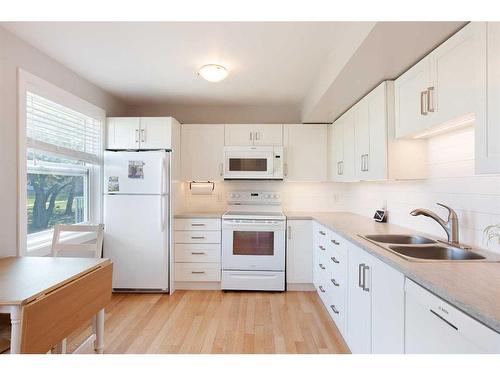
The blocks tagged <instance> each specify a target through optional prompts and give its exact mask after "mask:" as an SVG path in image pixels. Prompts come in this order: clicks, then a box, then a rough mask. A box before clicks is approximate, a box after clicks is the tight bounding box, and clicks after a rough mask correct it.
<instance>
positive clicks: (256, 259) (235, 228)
mask: <svg viewBox="0 0 500 375" xmlns="http://www.w3.org/2000/svg"><path fill="white" fill-rule="evenodd" d="M222 225H223V227H222V268H223V269H225V270H256V271H283V270H284V269H285V222H284V221H283V220H234V219H225V220H223V223H222Z"/></svg>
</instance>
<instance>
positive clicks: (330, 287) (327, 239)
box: [313, 223, 347, 335]
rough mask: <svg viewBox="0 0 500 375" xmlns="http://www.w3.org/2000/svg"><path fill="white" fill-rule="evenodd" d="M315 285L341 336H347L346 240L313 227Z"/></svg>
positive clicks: (315, 226) (330, 232) (325, 230)
mask: <svg viewBox="0 0 500 375" xmlns="http://www.w3.org/2000/svg"><path fill="white" fill-rule="evenodd" d="M313 238H314V240H313V258H314V261H313V279H314V286H315V287H316V290H317V292H318V294H319V296H320V298H321V301H322V302H323V304H324V305H325V308H326V309H327V311H328V313H329V314H330V316H331V317H332V319H333V321H334V322H335V325H336V326H337V328H338V330H339V331H340V333H341V334H342V335H344V334H345V322H346V293H347V257H346V248H345V240H343V239H342V238H341V237H340V236H337V234H335V233H334V232H332V231H330V230H328V229H326V228H325V227H324V226H322V225H319V224H317V223H314V225H313Z"/></svg>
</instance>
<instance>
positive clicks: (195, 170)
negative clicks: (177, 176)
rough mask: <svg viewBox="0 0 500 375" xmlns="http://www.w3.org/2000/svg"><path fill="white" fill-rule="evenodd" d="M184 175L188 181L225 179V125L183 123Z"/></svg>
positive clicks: (182, 159)
mask: <svg viewBox="0 0 500 375" xmlns="http://www.w3.org/2000/svg"><path fill="white" fill-rule="evenodd" d="M181 129H182V135H181V140H182V146H181V150H182V157H181V161H182V176H183V179H184V180H187V181H219V180H222V179H223V162H224V156H223V152H224V125H218V124H209V125H205V124H202V125H198V124H183V125H182V128H181Z"/></svg>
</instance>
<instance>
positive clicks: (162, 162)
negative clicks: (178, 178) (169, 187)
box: [160, 158, 165, 232]
mask: <svg viewBox="0 0 500 375" xmlns="http://www.w3.org/2000/svg"><path fill="white" fill-rule="evenodd" d="M164 174H165V160H164V159H163V158H161V160H160V230H161V231H162V232H163V230H164V229H165V217H164V216H165V215H164V214H163V198H164V191H163V187H164Z"/></svg>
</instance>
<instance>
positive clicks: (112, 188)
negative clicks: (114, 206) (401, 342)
mask: <svg viewBox="0 0 500 375" xmlns="http://www.w3.org/2000/svg"><path fill="white" fill-rule="evenodd" d="M116 191H120V181H119V179H118V176H109V177H108V192H110V193H112V192H116Z"/></svg>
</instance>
